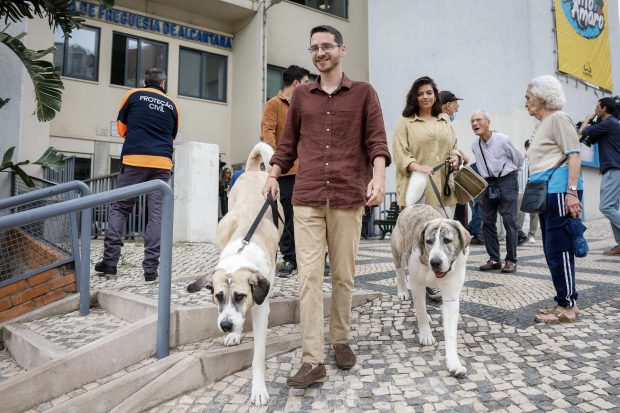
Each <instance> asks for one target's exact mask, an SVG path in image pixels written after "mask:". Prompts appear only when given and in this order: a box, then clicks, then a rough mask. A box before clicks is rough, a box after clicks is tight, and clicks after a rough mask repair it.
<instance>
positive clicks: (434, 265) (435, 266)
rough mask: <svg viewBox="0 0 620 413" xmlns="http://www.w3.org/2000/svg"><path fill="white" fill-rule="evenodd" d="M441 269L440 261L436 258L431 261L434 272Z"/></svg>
mask: <svg viewBox="0 0 620 413" xmlns="http://www.w3.org/2000/svg"><path fill="white" fill-rule="evenodd" d="M439 267H441V260H440V259H438V258H433V259H431V268H432V269H434V270H436V269H438V268H439Z"/></svg>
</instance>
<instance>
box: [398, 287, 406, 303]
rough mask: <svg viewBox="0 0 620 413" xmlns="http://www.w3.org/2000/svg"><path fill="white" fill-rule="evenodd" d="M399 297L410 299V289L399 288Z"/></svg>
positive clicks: (400, 298) (403, 299) (402, 299)
mask: <svg viewBox="0 0 620 413" xmlns="http://www.w3.org/2000/svg"><path fill="white" fill-rule="evenodd" d="M397 295H398V299H399V300H401V301H405V300H408V299H409V290H408V289H406V288H405V289H402V290H401V289H400V288H399V289H398V294H397Z"/></svg>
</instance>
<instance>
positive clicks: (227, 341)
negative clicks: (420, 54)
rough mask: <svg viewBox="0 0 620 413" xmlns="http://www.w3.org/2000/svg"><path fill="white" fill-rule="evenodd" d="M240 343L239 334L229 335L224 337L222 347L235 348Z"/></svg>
mask: <svg viewBox="0 0 620 413" xmlns="http://www.w3.org/2000/svg"><path fill="white" fill-rule="evenodd" d="M240 343H241V334H240V333H229V334H227V335H226V337H224V345H225V346H226V347H228V346H236V345H238V344H240Z"/></svg>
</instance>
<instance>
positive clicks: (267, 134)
mask: <svg viewBox="0 0 620 413" xmlns="http://www.w3.org/2000/svg"><path fill="white" fill-rule="evenodd" d="M288 107H289V102H288V100H287V99H286V96H284V93H283V92H282V91H280V92H278V95H277V96H274V97H272V98H271V99H269V100H268V101H267V103H266V104H265V109H263V118H262V119H261V122H260V129H261V139H262V140H263V141H264V142H265V143H267V144H269V145H271V147H272V148H273V149H276V147H277V146H278V145H279V144H280V139H282V134H283V133H284V126H285V125H286V116H287V115H288ZM298 169H299V160H295V164H294V165H293V167H292V168H291V169H290V170H289V171H288V172H287V173H285V174H283V175H295V174H296V173H297V170H298Z"/></svg>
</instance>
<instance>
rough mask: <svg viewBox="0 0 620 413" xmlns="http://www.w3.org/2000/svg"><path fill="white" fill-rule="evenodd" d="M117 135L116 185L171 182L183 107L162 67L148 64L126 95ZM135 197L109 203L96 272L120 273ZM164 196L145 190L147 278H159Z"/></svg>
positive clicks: (145, 272)
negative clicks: (174, 97)
mask: <svg viewBox="0 0 620 413" xmlns="http://www.w3.org/2000/svg"><path fill="white" fill-rule="evenodd" d="M116 129H117V130H118V134H119V135H120V136H122V137H123V138H125V142H124V143H123V149H122V151H121V165H122V166H121V172H120V175H119V176H118V180H117V182H116V187H117V188H122V187H125V186H129V185H134V184H137V183H140V182H146V181H150V180H153V179H161V180H162V181H165V182H168V181H169V180H170V174H171V172H170V171H171V170H172V144H173V141H174V139H175V137H176V135H177V131H178V130H179V111H178V107H177V105H176V103H175V102H174V101H173V100H172V99H170V98H169V97H168V96H167V95H166V75H165V73H164V72H163V71H162V70H161V69H159V68H151V69H147V70H146V72H145V73H144V87H143V88H136V89H131V90H130V91H128V92H127V94H126V95H125V97H124V99H123V101H122V102H121V106H120V109H119V111H118V118H117V122H116ZM135 202H136V198H131V199H124V200H121V201H117V202H114V203H113V204H112V205H111V207H110V214H109V217H108V226H107V228H106V234H105V241H104V247H105V249H104V252H103V259H102V260H101V261H100V262H98V263H97V264H96V265H95V271H97V272H98V273H103V274H104V275H116V272H117V268H116V265H117V263H118V260H119V257H120V254H121V247H122V246H123V235H124V230H125V223H126V222H127V216H128V215H129V214H130V213H131V211H132V209H133V207H134V204H135ZM161 206H162V195H161V193H160V192H152V193H150V194H148V195H147V207H148V221H147V226H146V230H145V233H144V260H143V261H142V268H143V269H144V279H145V280H146V281H154V280H156V279H157V268H158V267H159V244H160V232H161Z"/></svg>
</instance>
